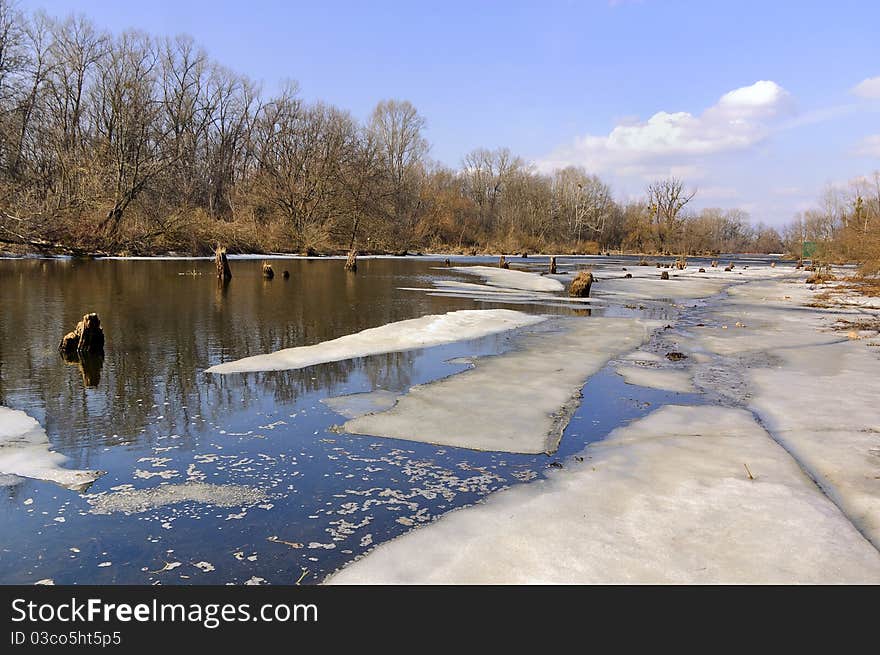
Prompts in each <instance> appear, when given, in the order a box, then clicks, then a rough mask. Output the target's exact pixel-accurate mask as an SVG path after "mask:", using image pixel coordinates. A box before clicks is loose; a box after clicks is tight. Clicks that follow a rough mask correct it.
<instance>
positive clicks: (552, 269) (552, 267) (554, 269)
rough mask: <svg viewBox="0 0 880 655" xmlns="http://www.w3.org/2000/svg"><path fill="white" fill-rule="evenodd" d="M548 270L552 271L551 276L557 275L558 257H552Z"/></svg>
mask: <svg viewBox="0 0 880 655" xmlns="http://www.w3.org/2000/svg"><path fill="white" fill-rule="evenodd" d="M548 270H549V271H550V275H556V257H550V265H549V267H548Z"/></svg>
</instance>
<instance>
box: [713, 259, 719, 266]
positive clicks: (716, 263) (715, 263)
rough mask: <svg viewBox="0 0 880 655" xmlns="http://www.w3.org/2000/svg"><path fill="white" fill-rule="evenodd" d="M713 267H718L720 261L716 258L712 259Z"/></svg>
mask: <svg viewBox="0 0 880 655" xmlns="http://www.w3.org/2000/svg"><path fill="white" fill-rule="evenodd" d="M712 268H718V262H717V261H715V260H714V259H713V260H712Z"/></svg>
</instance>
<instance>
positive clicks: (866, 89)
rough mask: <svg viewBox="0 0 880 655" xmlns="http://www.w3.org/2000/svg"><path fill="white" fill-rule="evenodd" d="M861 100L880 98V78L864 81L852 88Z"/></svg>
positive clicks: (870, 78)
mask: <svg viewBox="0 0 880 655" xmlns="http://www.w3.org/2000/svg"><path fill="white" fill-rule="evenodd" d="M852 92H853V93H854V94H855V95H857V96H859V97H860V98H880V76H877V77H869V78H867V79H864V80H862V81H861V82H859V83H858V84H856V85H855V86H854V87H853V88H852Z"/></svg>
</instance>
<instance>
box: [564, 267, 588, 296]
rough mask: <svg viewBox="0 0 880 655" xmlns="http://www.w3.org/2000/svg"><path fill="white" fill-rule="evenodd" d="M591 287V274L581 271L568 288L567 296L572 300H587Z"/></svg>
mask: <svg viewBox="0 0 880 655" xmlns="http://www.w3.org/2000/svg"><path fill="white" fill-rule="evenodd" d="M592 286H593V274H592V273H591V272H590V271H581V272H580V273H578V274H577V276H576V277H575V278H574V280H572V281H571V286H570V287H569V288H568V295H569V296H571V297H572V298H589V297H590V287H592Z"/></svg>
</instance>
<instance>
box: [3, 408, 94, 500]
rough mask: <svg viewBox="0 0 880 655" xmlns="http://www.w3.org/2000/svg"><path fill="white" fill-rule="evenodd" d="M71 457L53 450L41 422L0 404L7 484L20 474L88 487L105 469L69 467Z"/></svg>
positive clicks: (62, 483)
mask: <svg viewBox="0 0 880 655" xmlns="http://www.w3.org/2000/svg"><path fill="white" fill-rule="evenodd" d="M66 461H67V457H65V456H64V455H62V454H61V453H56V452H55V451H53V450H51V448H50V444H49V437H48V436H47V435H46V431H45V430H44V429H43V428H42V427H41V426H40V424H39V423H38V422H37V421H36V420H34V419H33V418H31V417H30V416H28V415H27V414H25V413H24V412H22V411H19V410H14V409H9V408H8V407H0V475H2V476H4V477H3V478H2V479H3V480H4V481H5V484H7V485H11V484H16V483H17V482H18V481H20V480H19V478H33V479H36V480H46V481H48V482H54V483H55V484H58V485H61V486H62V487H67V488H68V489H72V490H74V491H85V490H86V489H87V488H88V487H89V486H90V485H91V484H92V483H93V482H94V481H95V480H97V479H98V478H99V477H101V476H102V475H103V474H104V473H103V471H85V470H76V469H67V468H64V467H63V466H62V464H64V462H66Z"/></svg>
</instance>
